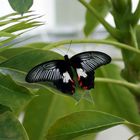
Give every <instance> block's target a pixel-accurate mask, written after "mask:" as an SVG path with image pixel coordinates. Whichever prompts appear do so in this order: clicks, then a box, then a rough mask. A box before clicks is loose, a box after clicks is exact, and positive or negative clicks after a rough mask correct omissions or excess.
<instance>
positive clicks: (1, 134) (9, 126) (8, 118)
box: [0, 111, 29, 140]
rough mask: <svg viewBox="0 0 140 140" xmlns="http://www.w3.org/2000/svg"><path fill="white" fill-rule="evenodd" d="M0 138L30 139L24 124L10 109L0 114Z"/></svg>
mask: <svg viewBox="0 0 140 140" xmlns="http://www.w3.org/2000/svg"><path fill="white" fill-rule="evenodd" d="M0 140H29V139H28V136H27V134H26V132H25V130H24V128H23V126H22V125H21V124H20V122H19V121H18V120H17V118H16V117H15V116H14V115H13V114H12V113H11V112H9V111H6V112H3V113H1V114H0Z"/></svg>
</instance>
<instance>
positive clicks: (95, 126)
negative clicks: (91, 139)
mask: <svg viewBox="0 0 140 140" xmlns="http://www.w3.org/2000/svg"><path fill="white" fill-rule="evenodd" d="M124 122H125V120H124V119H122V118H119V117H117V116H112V115H110V114H106V113H103V112H98V111H81V112H75V113H72V114H70V115H68V116H65V117H63V118H61V119H59V120H57V121H56V122H55V123H54V124H53V125H52V126H51V127H50V129H49V131H48V134H47V139H48V140H72V139H73V138H76V137H78V136H81V135H85V134H89V133H96V132H100V131H102V130H105V129H107V128H110V127H112V126H115V125H119V124H122V123H124Z"/></svg>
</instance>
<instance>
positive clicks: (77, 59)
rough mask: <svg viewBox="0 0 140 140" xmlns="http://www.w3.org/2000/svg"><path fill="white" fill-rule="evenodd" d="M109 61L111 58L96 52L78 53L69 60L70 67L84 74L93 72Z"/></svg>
mask: <svg viewBox="0 0 140 140" xmlns="http://www.w3.org/2000/svg"><path fill="white" fill-rule="evenodd" d="M110 61H111V57H110V56H108V55H107V54H105V53H102V52H98V51H89V52H83V53H79V54H77V55H75V56H73V57H72V58H71V62H72V65H73V66H74V67H77V68H78V67H79V68H82V69H83V70H85V71H86V72H89V71H93V70H95V69H97V68H98V67H100V66H102V65H105V64H107V63H109V62H110Z"/></svg>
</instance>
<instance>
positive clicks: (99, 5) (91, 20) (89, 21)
mask: <svg viewBox="0 0 140 140" xmlns="http://www.w3.org/2000/svg"><path fill="white" fill-rule="evenodd" d="M90 5H91V6H92V7H94V8H95V9H96V10H97V11H98V12H100V14H101V16H102V17H105V16H106V14H107V13H108V12H109V10H110V9H109V6H110V5H109V2H108V1H107V0H98V1H97V0H91V1H90ZM97 25H99V21H98V20H97V19H96V18H95V17H94V16H93V15H92V14H91V13H90V11H87V12H86V24H85V27H84V33H85V35H86V36H88V35H90V34H91V33H92V31H93V30H94V29H95V28H96V26H97Z"/></svg>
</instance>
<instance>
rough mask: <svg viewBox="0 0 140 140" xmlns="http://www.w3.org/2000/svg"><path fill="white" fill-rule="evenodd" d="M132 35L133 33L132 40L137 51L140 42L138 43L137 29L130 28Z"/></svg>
mask: <svg viewBox="0 0 140 140" xmlns="http://www.w3.org/2000/svg"><path fill="white" fill-rule="evenodd" d="M130 33H131V38H132V43H133V45H134V47H135V48H136V49H139V47H138V42H137V37H136V31H135V28H133V27H132V26H130Z"/></svg>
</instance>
